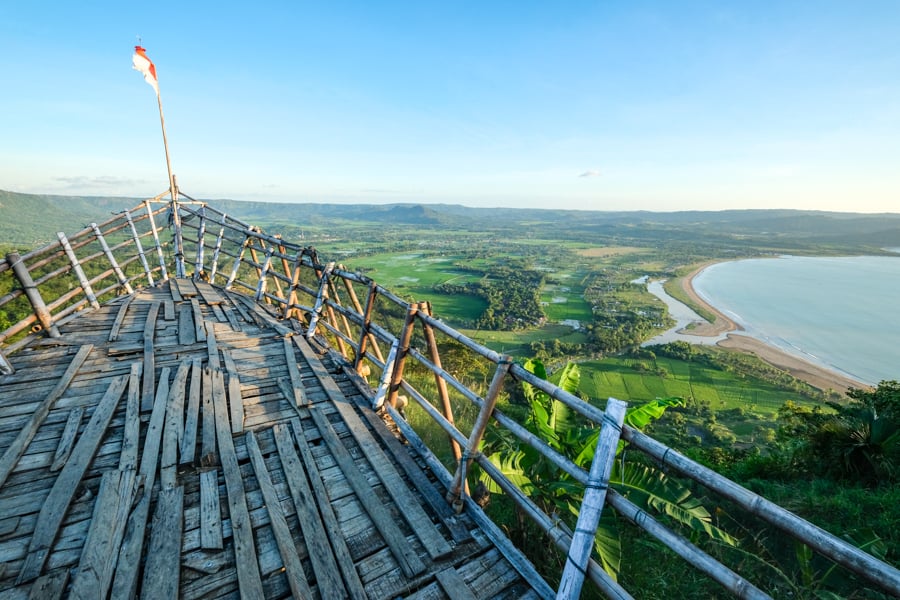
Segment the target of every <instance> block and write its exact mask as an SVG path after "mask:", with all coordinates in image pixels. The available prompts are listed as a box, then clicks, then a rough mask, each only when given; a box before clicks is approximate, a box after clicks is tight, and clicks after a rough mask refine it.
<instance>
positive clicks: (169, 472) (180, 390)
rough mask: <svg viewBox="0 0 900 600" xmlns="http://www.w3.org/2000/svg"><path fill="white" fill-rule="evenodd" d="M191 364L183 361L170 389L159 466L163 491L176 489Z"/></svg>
mask: <svg viewBox="0 0 900 600" xmlns="http://www.w3.org/2000/svg"><path fill="white" fill-rule="evenodd" d="M190 368H191V363H190V362H189V361H187V360H183V361H181V364H180V365H178V371H177V372H176V373H175V379H173V380H172V385H171V387H170V388H169V397H168V400H167V403H166V404H167V408H166V425H165V430H164V431H163V445H162V459H161V461H160V464H159V477H160V485H161V486H162V488H163V489H169V488H173V487H175V479H176V476H177V468H178V447H179V444H180V441H181V440H183V439H184V390H185V386H186V385H187V376H188V371H189V370H190Z"/></svg>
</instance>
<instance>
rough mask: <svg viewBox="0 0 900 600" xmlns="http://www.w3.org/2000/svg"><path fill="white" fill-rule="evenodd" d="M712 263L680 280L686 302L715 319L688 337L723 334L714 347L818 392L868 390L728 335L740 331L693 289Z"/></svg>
mask: <svg viewBox="0 0 900 600" xmlns="http://www.w3.org/2000/svg"><path fill="white" fill-rule="evenodd" d="M710 264H712V263H707V264H704V265H701V266H700V267H698V268H697V269H695V270H694V271H693V272H692V273H690V274H689V275H688V276H686V277H684V278H683V279H682V280H681V287H682V289H683V290H684V292H685V293H686V294H687V295H688V297H690V299H691V300H692V301H693V302H695V303H697V305H699V306H702V307H704V308H705V309H706V310H708V311H710V312H711V313H713V314H715V315H716V320H715V321H714V322H712V323H708V324H703V325H700V326H698V327H694V328H693V329H691V330H690V331H685V332H684V333H690V334H691V335H697V336H703V337H715V336H718V335H721V334H723V333H728V335H727V336H726V338H725V339H723V340H721V341H720V342H718V343H717V345H718V346H721V347H722V348H728V349H731V350H736V351H739V352H746V353H750V354H754V355H756V356H757V357H759V358H760V359H762V360H764V361H765V362H767V363H769V364H770V365H772V366H774V367H778V368H779V369H784V370H785V371H787V372H789V373H790V374H791V375H793V376H794V377H796V378H797V379H800V380H802V381H805V382H807V383H809V384H810V385H812V386H813V387H815V388H818V389H820V390H828V389H833V390H836V391H838V392H841V393H845V392H846V391H847V390H848V389H849V388H851V387H853V388H868V387H870V386H868V385H866V384H864V383H862V382H859V381H856V380H854V379H851V378H849V377H846V376H844V375H841V374H840V373H837V372H835V371H832V370H831V369H828V368H826V367H822V366H819V365H816V364H814V363H810V362H808V361H805V360H803V359H801V358H799V357H796V356H794V355H792V354H788V353H787V352H784V351H782V350H781V349H779V348H776V347H775V346H771V345H769V344H766V343H765V342H763V341H761V340H758V339H756V338H752V337H750V336H748V335H741V334H734V333H730V332H736V331H741V327H740V326H739V325H738V324H737V323H735V322H734V321H732V320H731V319H729V318H728V317H727V316H725V314H723V313H722V312H721V311H719V310H717V309H716V308H715V307H714V306H711V305H710V304H709V303H707V302H706V301H704V300H703V299H702V298H701V297H700V295H699V294H697V292H696V290H694V287H693V280H694V277H695V276H696V275H697V274H698V273H700V272H701V271H702V270H703V269H705V268H706V267H708V266H709V265H710Z"/></svg>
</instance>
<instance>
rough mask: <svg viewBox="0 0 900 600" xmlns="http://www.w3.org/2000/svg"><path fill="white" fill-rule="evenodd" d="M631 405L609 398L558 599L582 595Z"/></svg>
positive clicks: (567, 555)
mask: <svg viewBox="0 0 900 600" xmlns="http://www.w3.org/2000/svg"><path fill="white" fill-rule="evenodd" d="M627 407H628V405H627V404H626V403H625V402H622V401H621V400H616V399H615V398H610V399H609V400H608V401H607V404H606V414H605V416H604V420H603V426H602V428H601V429H600V437H599V438H598V439H597V449H596V450H595V451H594V459H593V461H592V462H591V471H590V474H589V475H588V484H587V490H586V491H585V492H584V498H583V499H582V501H581V508H580V509H579V510H578V521H577V523H576V525H575V532H574V533H573V534H572V543H571V545H570V546H569V552H568V553H567V554H566V565H565V567H564V568H563V574H562V579H561V581H560V584H559V589H558V590H557V592H556V600H575V599H576V598H578V597H579V595H580V594H581V586H582V585H583V584H584V574H585V571H586V569H587V565H588V561H589V560H590V559H591V550H592V549H593V547H594V535H596V532H597V526H598V525H599V524H600V515H601V513H602V512H603V504H604V503H605V502H606V490H607V488H608V487H609V476H610V474H611V473H612V468H613V462H615V460H616V446H617V445H618V443H619V433H620V432H621V431H622V423H623V422H624V421H625V409H626V408H627Z"/></svg>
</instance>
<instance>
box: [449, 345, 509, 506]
mask: <svg viewBox="0 0 900 600" xmlns="http://www.w3.org/2000/svg"><path fill="white" fill-rule="evenodd" d="M511 364H512V359H511V358H510V357H509V356H503V357H502V358H501V360H500V361H499V362H498V363H497V369H496V370H495V371H494V377H493V379H491V385H490V387H489V388H488V393H487V396H486V397H485V399H484V404H482V406H481V410H480V411H479V412H478V418H477V419H476V420H475V425H473V426H472V433H471V434H470V435H469V440H468V442H466V450H465V452H463V456H462V458H461V459H460V461H459V465H458V466H457V468H456V473H455V474H454V475H453V482H452V483H451V484H450V488H449V489H448V490H447V502H449V503H450V504H451V505H453V508H454V510H456V512H462V509H463V506H465V504H464V502H463V486H464V485H465V484H466V470H467V469H468V468H469V467H470V466H471V465H472V461H473V460H474V459H475V456H477V455H478V454H479V451H478V446H479V445H481V439H482V438H483V437H484V431H485V429H487V424H488V422H489V421H490V419H491V413H492V412H494V407H495V406H497V398H499V397H500V390H501V389H503V378H504V377H506V374H507V373H508V372H509V366H510V365H511Z"/></svg>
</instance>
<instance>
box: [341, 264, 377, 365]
mask: <svg viewBox="0 0 900 600" xmlns="http://www.w3.org/2000/svg"><path fill="white" fill-rule="evenodd" d="M344 283H345V284H346V287H347V293H348V294H349V296H350V300H351V301H352V302H353V306H354V307H355V308H356V312H358V313H361V314H362V316H363V324H362V329H361V330H360V333H359V344H358V345H357V348H358V350H357V352H356V360H354V361H353V368H354V369H356V370H357V372H358V371H359V367H360V366H361V365H362V361H363V359H364V358H365V356H366V350H367V348H368V342H369V340H370V338H371V339H372V347H373V348H374V350H375V355H376V357H377V358H378V360H380V361H382V362H384V358H383V357H382V356H381V348H379V347H378V343H377V341H376V340H375V339H374V336H372V333H371V332H370V331H369V328H370V326H371V325H372V309H373V308H374V307H375V295H376V294H377V292H378V286H377V285H376V283H375V282H374V281H370V282H369V294H368V296H367V297H366V308H365V310H363V308H362V307H361V306H360V305H359V300H358V299H357V298H356V294H355V293H354V291H353V287H352V286H351V284H350V282H349V281H347V280H346V279H345V280H344Z"/></svg>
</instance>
